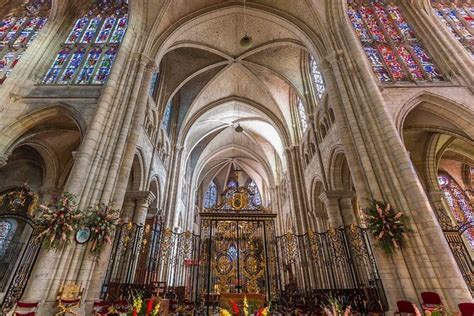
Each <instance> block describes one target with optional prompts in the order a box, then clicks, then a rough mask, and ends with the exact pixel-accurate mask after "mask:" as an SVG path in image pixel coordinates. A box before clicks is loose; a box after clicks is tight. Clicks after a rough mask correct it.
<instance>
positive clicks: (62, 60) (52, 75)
mask: <svg viewBox="0 0 474 316" xmlns="http://www.w3.org/2000/svg"><path fill="white" fill-rule="evenodd" d="M70 55H71V51H70V50H69V49H63V50H61V51H60V52H59V53H58V56H57V57H56V59H55V60H54V62H53V65H52V66H51V68H50V69H49V70H48V72H47V74H46V76H45V77H44V80H43V82H44V83H47V84H51V83H54V82H55V81H56V80H57V79H58V78H59V74H60V72H61V69H62V67H63V66H64V65H65V64H66V61H67V60H68V59H69V56H70Z"/></svg>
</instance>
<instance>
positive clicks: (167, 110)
mask: <svg viewBox="0 0 474 316" xmlns="http://www.w3.org/2000/svg"><path fill="white" fill-rule="evenodd" d="M170 121H171V102H169V103H168V104H167V105H166V108H165V113H163V123H162V124H163V128H164V130H165V131H167V132H168V131H169V127H170Z"/></svg>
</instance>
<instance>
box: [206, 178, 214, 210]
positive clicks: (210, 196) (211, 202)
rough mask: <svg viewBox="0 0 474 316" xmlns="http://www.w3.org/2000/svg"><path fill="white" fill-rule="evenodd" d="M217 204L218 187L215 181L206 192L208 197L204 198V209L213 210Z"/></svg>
mask: <svg viewBox="0 0 474 316" xmlns="http://www.w3.org/2000/svg"><path fill="white" fill-rule="evenodd" d="M216 204H217V185H216V183H215V182H214V181H213V182H211V184H210V185H209V187H208V188H207V191H206V195H205V196H204V207H205V208H211V207H214V206H215V205H216Z"/></svg>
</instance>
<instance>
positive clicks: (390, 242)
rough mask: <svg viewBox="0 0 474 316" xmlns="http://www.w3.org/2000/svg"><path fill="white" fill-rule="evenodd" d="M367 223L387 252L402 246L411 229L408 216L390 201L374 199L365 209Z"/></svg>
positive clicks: (392, 251) (394, 250) (389, 252)
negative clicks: (408, 225)
mask: <svg viewBox="0 0 474 316" xmlns="http://www.w3.org/2000/svg"><path fill="white" fill-rule="evenodd" d="M365 213H366V214H367V219H366V221H367V225H368V228H369V231H370V232H371V234H372V235H373V236H374V237H375V240H376V241H377V243H378V244H379V245H380V247H381V248H382V249H383V251H384V252H385V253H386V254H391V253H394V252H396V250H397V249H398V248H402V247H403V245H404V242H405V240H406V239H407V236H406V233H408V232H410V231H411V230H410V229H409V228H408V227H407V226H406V224H407V222H408V216H407V215H405V214H403V213H402V212H397V211H395V209H394V208H392V206H391V205H390V204H389V203H384V202H379V201H375V200H374V201H373V202H372V205H371V206H370V207H368V208H366V209H365Z"/></svg>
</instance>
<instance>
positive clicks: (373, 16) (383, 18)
mask: <svg viewBox="0 0 474 316" xmlns="http://www.w3.org/2000/svg"><path fill="white" fill-rule="evenodd" d="M386 2H388V1H383V0H369V1H368V2H367V1H365V2H362V1H358V0H349V4H348V10H347V13H348V15H349V19H350V20H351V22H352V26H353V27H354V30H355V32H356V34H357V36H358V37H359V40H360V41H361V43H362V47H363V48H364V51H365V54H366V55H367V57H368V58H369V61H370V63H371V64H372V69H373V71H374V73H375V74H376V76H377V77H378V79H379V80H380V81H382V82H397V81H441V80H443V77H442V76H441V73H440V71H439V70H438V68H437V67H436V66H435V65H434V63H433V61H432V60H431V57H430V56H429V55H428V53H427V52H426V50H425V48H424V46H423V45H422V43H421V42H420V41H419V40H418V38H417V37H416V35H415V33H414V31H413V29H412V28H411V26H410V25H409V24H408V23H407V22H406V20H405V18H404V17H403V15H402V14H401V11H400V8H399V7H398V6H396V5H392V4H386Z"/></svg>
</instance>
